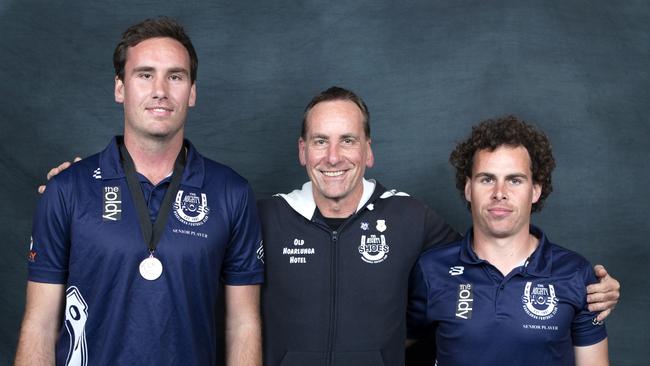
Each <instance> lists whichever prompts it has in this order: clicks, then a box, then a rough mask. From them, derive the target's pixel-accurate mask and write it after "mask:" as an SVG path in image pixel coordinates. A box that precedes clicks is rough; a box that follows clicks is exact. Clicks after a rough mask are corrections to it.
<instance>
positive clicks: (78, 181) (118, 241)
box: [29, 139, 263, 365]
mask: <svg viewBox="0 0 650 366" xmlns="http://www.w3.org/2000/svg"><path fill="white" fill-rule="evenodd" d="M186 146H187V149H188V150H187V162H186V166H185V169H184V171H183V176H182V180H181V184H180V188H179V190H178V193H177V194H176V196H175V197H174V200H173V207H172V209H171V211H170V212H169V218H168V221H167V225H166V227H165V230H164V232H163V234H162V237H161V239H160V241H159V243H158V246H157V248H156V251H155V256H156V257H157V258H158V259H159V260H160V261H161V262H162V265H163V272H162V275H161V276H160V278H158V279H156V280H154V281H148V280H146V279H144V278H143V277H142V276H141V275H140V273H139V265H140V262H141V261H142V260H143V259H145V258H147V257H148V256H149V250H148V247H147V245H146V244H145V243H144V240H143V238H142V234H141V232H140V226H139V223H138V219H137V212H136V209H135V205H134V203H133V200H132V199H131V194H130V192H129V189H128V185H127V182H126V178H125V175H124V171H123V169H122V164H121V162H120V154H119V149H118V147H117V144H116V140H115V139H113V141H112V142H111V143H110V144H109V145H108V147H107V148H106V149H105V150H104V151H102V152H101V153H99V154H96V155H93V156H91V157H89V158H87V159H84V160H82V161H80V162H78V163H75V164H74V165H73V166H72V167H70V168H69V169H67V170H65V171H64V172H62V173H61V174H59V175H58V176H56V177H55V178H54V179H53V180H52V181H50V182H49V183H48V186H47V190H46V191H45V194H44V195H43V196H42V197H41V199H40V201H39V204H38V208H37V211H36V214H35V216H34V224H33V235H32V236H33V244H32V246H31V248H30V257H29V258H30V261H29V280H31V281H35V282H46V283H57V284H64V285H65V287H66V305H65V309H64V311H65V312H64V317H65V319H64V321H63V324H62V327H61V329H60V333H59V341H58V342H57V347H56V362H57V365H63V364H68V363H69V362H72V363H71V364H82V365H86V364H87V365H154V364H155V365H215V364H218V362H219V361H218V360H220V359H222V357H218V356H217V354H216V352H217V351H216V347H217V337H216V332H217V331H218V330H217V327H216V324H217V321H216V313H215V308H216V306H217V304H218V294H219V282H223V283H224V284H227V285H248V284H258V283H261V282H262V281H263V265H262V262H261V260H260V258H258V250H259V248H260V245H261V233H260V224H259V218H258V215H257V209H256V203H255V198H254V195H253V192H252V190H251V188H250V185H249V184H248V182H246V180H244V179H243V178H242V177H241V176H239V175H238V174H237V173H235V172H234V171H233V170H232V169H230V168H228V167H226V166H224V165H221V164H219V163H216V162H214V161H211V160H209V159H206V158H204V157H202V156H201V155H200V154H199V153H198V152H197V151H196V149H194V147H193V146H192V144H190V143H189V141H186ZM140 183H141V186H142V188H143V191H144V193H145V199H146V201H147V203H148V205H149V208H150V214H151V216H153V217H155V216H156V215H157V212H158V209H159V207H160V203H161V201H162V199H163V197H164V194H165V191H166V189H167V185H168V184H167V183H166V182H165V181H163V182H161V183H159V184H158V185H156V186H155V187H154V186H153V185H151V184H150V183H149V182H148V181H147V180H146V178H144V177H140ZM260 252H261V250H260Z"/></svg>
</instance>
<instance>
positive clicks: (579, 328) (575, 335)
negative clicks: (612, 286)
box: [571, 262, 607, 347]
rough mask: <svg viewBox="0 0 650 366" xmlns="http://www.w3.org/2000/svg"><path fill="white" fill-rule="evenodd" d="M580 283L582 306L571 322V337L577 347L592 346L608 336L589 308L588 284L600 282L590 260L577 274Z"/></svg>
mask: <svg viewBox="0 0 650 366" xmlns="http://www.w3.org/2000/svg"><path fill="white" fill-rule="evenodd" d="M576 280H577V281H579V284H578V285H582V291H583V292H584V295H583V300H582V308H581V309H579V310H578V311H577V312H576V315H575V317H574V318H573V322H572V323H571V337H572V339H573V345H574V346H576V347H582V346H590V345H592V344H596V343H598V342H600V341H602V340H603V339H605V338H606V337H607V330H606V329H605V325H604V324H602V323H601V324H597V323H596V322H595V319H596V315H597V314H596V313H594V312H591V311H589V309H587V290H586V288H587V286H588V285H590V284H592V283H596V282H598V280H597V279H596V276H595V275H594V271H593V269H592V266H591V264H589V263H588V262H587V263H586V264H585V265H584V267H583V268H582V269H581V270H580V271H579V272H578V274H577V278H576Z"/></svg>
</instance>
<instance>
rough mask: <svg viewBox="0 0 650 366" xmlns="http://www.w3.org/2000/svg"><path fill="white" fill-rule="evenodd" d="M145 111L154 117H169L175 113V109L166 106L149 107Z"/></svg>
mask: <svg viewBox="0 0 650 366" xmlns="http://www.w3.org/2000/svg"><path fill="white" fill-rule="evenodd" d="M145 109H146V110H147V111H149V112H151V113H153V114H154V115H168V114H170V113H172V112H173V111H174V108H171V107H165V106H155V107H147V108H145Z"/></svg>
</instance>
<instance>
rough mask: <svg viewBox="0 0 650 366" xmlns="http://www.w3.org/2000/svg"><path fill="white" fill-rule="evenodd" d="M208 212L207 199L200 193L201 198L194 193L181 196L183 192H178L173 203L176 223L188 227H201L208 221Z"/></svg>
mask: <svg viewBox="0 0 650 366" xmlns="http://www.w3.org/2000/svg"><path fill="white" fill-rule="evenodd" d="M209 212H210V208H209V207H208V197H207V196H206V194H205V193H201V197H199V196H198V195H197V194H196V193H194V192H189V193H187V194H186V195H184V196H183V190H180V189H179V190H178V193H177V194H176V200H175V201H174V216H176V218H177V219H178V221H180V222H182V223H184V224H186V225H190V226H199V225H203V224H205V222H206V221H208V213H209Z"/></svg>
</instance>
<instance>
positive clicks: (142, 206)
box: [118, 139, 185, 254]
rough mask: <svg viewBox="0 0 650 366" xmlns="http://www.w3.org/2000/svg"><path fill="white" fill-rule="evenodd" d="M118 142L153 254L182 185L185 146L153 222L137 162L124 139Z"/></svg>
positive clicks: (134, 199) (178, 157)
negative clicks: (138, 173) (137, 170)
mask: <svg viewBox="0 0 650 366" xmlns="http://www.w3.org/2000/svg"><path fill="white" fill-rule="evenodd" d="M118 144H119V146H120V153H121V154H122V167H123V168H124V173H125V174H126V182H127V184H128V185H129V191H130V192H131V197H132V198H133V202H134V204H135V208H136V211H137V212H138V221H139V222H140V229H141V230H142V237H143V239H144V242H145V244H146V245H147V247H148V248H149V253H150V254H153V252H154V251H155V250H156V247H157V246H158V241H160V237H161V236H162V233H163V230H164V229H165V225H166V224H167V218H168V217H169V211H170V210H171V208H172V199H173V198H174V196H176V193H177V192H178V188H179V187H180V185H181V177H182V176H183V170H184V168H185V146H183V147H181V151H180V152H179V153H178V156H177V157H176V161H175V162H174V172H173V173H172V180H171V182H170V183H169V187H167V192H165V197H164V198H163V201H162V204H161V205H160V210H158V216H156V222H155V223H152V222H151V217H150V216H149V208H148V207H147V203H146V202H145V200H144V194H143V193H142V187H141V186H140V182H139V181H138V177H137V175H136V172H135V163H134V162H133V159H132V158H131V155H129V152H128V151H127V150H126V147H125V146H124V141H123V140H121V139H119V140H118Z"/></svg>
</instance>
